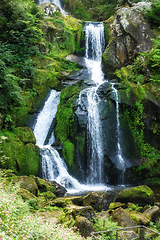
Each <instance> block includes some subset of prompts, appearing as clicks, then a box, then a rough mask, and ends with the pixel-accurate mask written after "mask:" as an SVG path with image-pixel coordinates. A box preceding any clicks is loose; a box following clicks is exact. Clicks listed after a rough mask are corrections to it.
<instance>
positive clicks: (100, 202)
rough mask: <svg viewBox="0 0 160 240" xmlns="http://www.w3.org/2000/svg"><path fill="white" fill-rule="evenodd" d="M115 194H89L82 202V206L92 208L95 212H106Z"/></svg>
mask: <svg viewBox="0 0 160 240" xmlns="http://www.w3.org/2000/svg"><path fill="white" fill-rule="evenodd" d="M114 196H115V193H114V192H112V191H109V192H91V193H89V194H88V195H87V196H86V197H85V198H84V200H83V204H84V206H92V207H93V209H94V210H96V211H102V210H107V209H108V207H109V204H110V202H112V200H113V198H114Z"/></svg>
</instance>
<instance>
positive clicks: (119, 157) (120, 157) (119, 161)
mask: <svg viewBox="0 0 160 240" xmlns="http://www.w3.org/2000/svg"><path fill="white" fill-rule="evenodd" d="M112 89H113V92H114V93H115V100H116V120H117V164H116V165H117V168H118V169H119V170H121V171H122V174H121V175H120V177H119V178H120V179H119V184H124V173H125V170H126V167H125V161H124V159H123V155H122V148H121V144H120V121H119V98H118V91H117V89H116V88H115V87H114V84H112Z"/></svg>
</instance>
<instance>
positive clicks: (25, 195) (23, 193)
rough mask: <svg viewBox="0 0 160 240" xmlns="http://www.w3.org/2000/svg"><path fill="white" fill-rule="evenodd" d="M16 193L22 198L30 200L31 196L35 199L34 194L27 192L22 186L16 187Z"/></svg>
mask: <svg viewBox="0 0 160 240" xmlns="http://www.w3.org/2000/svg"><path fill="white" fill-rule="evenodd" d="M17 193H18V195H20V196H21V197H22V198H23V199H24V200H30V199H32V198H35V199H36V196H35V195H34V194H33V193H31V192H29V191H28V190H27V189H24V188H19V189H18V192H17Z"/></svg>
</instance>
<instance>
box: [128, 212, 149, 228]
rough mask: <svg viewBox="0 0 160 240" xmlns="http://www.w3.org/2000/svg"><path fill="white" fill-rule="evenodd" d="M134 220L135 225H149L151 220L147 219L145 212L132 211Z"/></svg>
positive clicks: (131, 214)
mask: <svg viewBox="0 0 160 240" xmlns="http://www.w3.org/2000/svg"><path fill="white" fill-rule="evenodd" d="M130 216H131V218H132V220H133V221H134V222H135V225H144V226H147V225H148V224H149V223H150V221H149V219H147V218H146V217H145V216H144V214H142V213H139V212H136V211H133V212H131V213H130Z"/></svg>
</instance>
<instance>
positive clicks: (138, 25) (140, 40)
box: [103, 2, 153, 72]
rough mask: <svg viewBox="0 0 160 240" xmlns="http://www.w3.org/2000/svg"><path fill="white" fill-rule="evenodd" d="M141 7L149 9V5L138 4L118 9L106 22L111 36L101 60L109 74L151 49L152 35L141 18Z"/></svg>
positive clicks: (142, 17)
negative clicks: (140, 53) (138, 54)
mask: <svg viewBox="0 0 160 240" xmlns="http://www.w3.org/2000/svg"><path fill="white" fill-rule="evenodd" d="M143 7H145V8H150V4H149V3H146V2H140V3H137V4H135V5H134V6H133V7H128V8H126V7H123V8H120V9H119V10H117V12H116V14H115V16H114V17H112V18H111V19H109V20H108V21H107V24H108V26H109V28H110V31H111V34H110V42H109V45H108V46H107V48H106V50H105V52H104V54H103V60H104V63H105V65H106V67H107V69H108V70H109V72H110V70H111V69H112V70H115V69H117V68H121V67H122V66H124V65H125V64H127V63H129V62H130V61H131V60H132V59H133V58H134V56H135V55H136V54H137V53H138V52H143V51H147V50H149V49H150V48H151V46H152V41H151V38H153V33H152V31H151V29H150V26H149V24H148V23H147V21H146V20H145V18H144V16H143V12H142V11H143Z"/></svg>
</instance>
